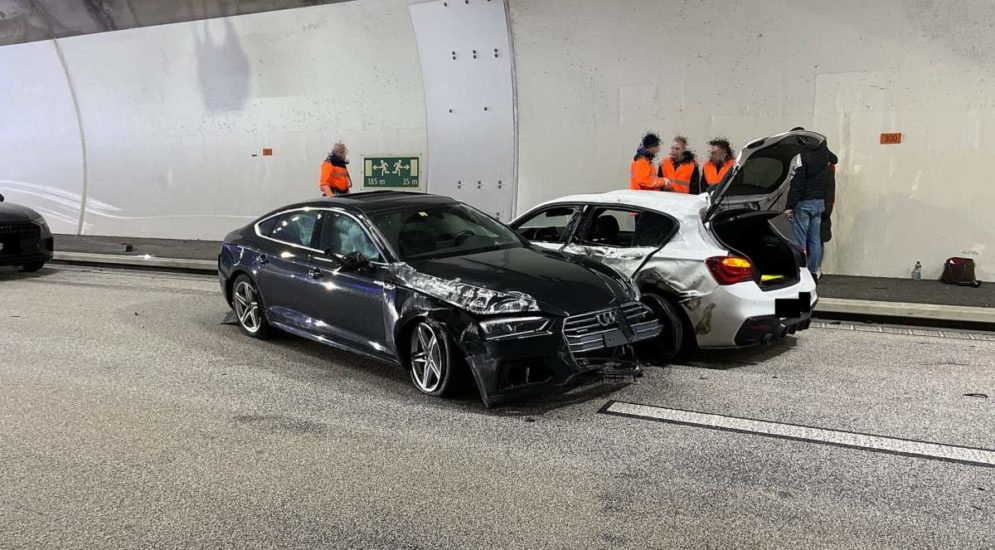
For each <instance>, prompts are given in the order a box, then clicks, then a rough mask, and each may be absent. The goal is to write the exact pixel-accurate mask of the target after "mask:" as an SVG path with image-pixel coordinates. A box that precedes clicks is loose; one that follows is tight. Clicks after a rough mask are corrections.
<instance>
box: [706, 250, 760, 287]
mask: <svg viewBox="0 0 995 550" xmlns="http://www.w3.org/2000/svg"><path fill="white" fill-rule="evenodd" d="M705 264H706V265H708V270H709V271H711V272H712V277H715V281H716V282H718V283H719V284H720V285H733V284H736V283H742V282H744V281H752V280H753V264H752V263H750V260H747V259H746V258H739V257H737V256H715V257H714V258H709V259H707V260H705Z"/></svg>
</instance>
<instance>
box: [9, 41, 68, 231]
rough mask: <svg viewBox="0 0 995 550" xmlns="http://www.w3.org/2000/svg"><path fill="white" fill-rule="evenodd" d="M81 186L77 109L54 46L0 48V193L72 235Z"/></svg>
mask: <svg viewBox="0 0 995 550" xmlns="http://www.w3.org/2000/svg"><path fill="white" fill-rule="evenodd" d="M82 187H83V155H82V149H81V147H80V133H79V126H78V124H77V120H76V110H75V108H74V107H73V101H72V96H71V94H70V92H69V85H68V84H67V81H66V74H65V72H64V71H63V69H62V65H61V64H60V63H59V58H58V55H57V54H56V51H55V46H54V45H53V44H52V42H33V43H30V44H20V45H16V46H5V47H0V193H2V194H3V195H4V196H5V197H6V198H7V200H8V201H11V202H16V203H18V204H24V205H27V206H30V207H32V208H34V209H36V210H38V211H39V212H41V213H42V214H43V215H44V216H45V217H46V218H47V220H48V223H49V225H50V226H51V227H52V229H53V230H54V231H57V232H62V233H75V232H76V227H77V224H78V221H79V213H80V195H81V194H82V190H83V189H82Z"/></svg>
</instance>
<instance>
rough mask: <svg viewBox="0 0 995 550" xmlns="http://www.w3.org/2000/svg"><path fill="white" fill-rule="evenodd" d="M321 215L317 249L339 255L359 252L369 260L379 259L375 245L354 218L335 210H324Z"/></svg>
mask: <svg viewBox="0 0 995 550" xmlns="http://www.w3.org/2000/svg"><path fill="white" fill-rule="evenodd" d="M323 216H324V221H323V222H322V224H321V237H320V238H319V239H318V248H319V249H321V250H323V251H325V252H331V253H332V254H338V255H339V256H345V255H346V254H351V253H353V252H359V253H360V254H362V255H363V256H365V257H366V259H368V260H370V261H379V260H380V259H381V258H380V252H379V251H378V250H377V247H376V245H375V244H373V241H372V240H371V239H370V236H369V235H367V234H366V231H364V230H363V227H362V226H361V225H360V224H359V222H357V221H356V220H355V219H353V218H351V217H349V216H346V215H344V214H338V213H335V212H324V213H323Z"/></svg>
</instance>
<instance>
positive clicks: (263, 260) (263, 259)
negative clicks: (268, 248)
mask: <svg viewBox="0 0 995 550" xmlns="http://www.w3.org/2000/svg"><path fill="white" fill-rule="evenodd" d="M259 263H261V264H264V265H265V264H268V263H269V257H268V256H266V255H265V254H262V255H261V256H259Z"/></svg>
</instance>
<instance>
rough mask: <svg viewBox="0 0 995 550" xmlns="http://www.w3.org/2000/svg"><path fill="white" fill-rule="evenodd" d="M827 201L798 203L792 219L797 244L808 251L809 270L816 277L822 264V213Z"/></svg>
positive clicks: (818, 200)
mask: <svg viewBox="0 0 995 550" xmlns="http://www.w3.org/2000/svg"><path fill="white" fill-rule="evenodd" d="M825 210H826V201H824V200H822V199H816V200H807V201H798V203H797V204H795V208H794V212H793V214H792V217H791V228H792V229H793V230H794V232H795V244H796V245H798V248H800V249H802V250H807V251H808V270H809V271H810V272H811V273H812V275H815V274H816V273H818V272H819V265H821V264H822V236H821V234H820V233H821V229H822V213H823V212H824V211H825Z"/></svg>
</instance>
